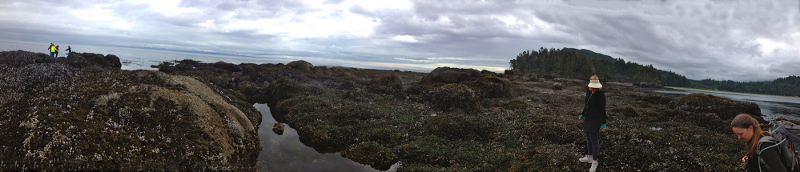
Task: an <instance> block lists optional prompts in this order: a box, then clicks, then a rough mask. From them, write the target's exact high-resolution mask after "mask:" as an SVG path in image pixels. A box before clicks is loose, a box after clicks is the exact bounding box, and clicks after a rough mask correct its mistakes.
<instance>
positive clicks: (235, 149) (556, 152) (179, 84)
mask: <svg viewBox="0 0 800 172" xmlns="http://www.w3.org/2000/svg"><path fill="white" fill-rule="evenodd" d="M73 54H75V57H73V55H70V57H68V58H63V59H49V57H48V56H46V55H44V54H41V53H31V52H23V51H13V52H2V53H0V73H3V76H7V77H4V78H3V79H2V80H0V88H3V91H2V93H3V94H2V95H3V96H2V97H0V105H2V107H0V111H3V112H5V115H3V116H2V119H0V121H3V122H2V123H0V130H2V131H3V132H0V134H1V135H2V138H10V139H6V140H4V141H0V146H2V148H3V149H4V152H3V158H0V167H1V168H2V169H21V170H27V169H37V170H45V171H47V169H67V170H126V169H151V168H153V167H154V165H163V166H164V167H169V168H170V169H178V170H181V169H182V170H203V169H232V170H236V171H254V169H255V166H256V164H255V159H256V157H257V155H258V151H259V150H260V149H261V148H260V146H259V145H258V137H257V135H256V133H255V130H254V129H255V128H256V127H257V126H258V125H259V123H260V122H261V119H260V118H261V117H260V114H259V113H258V112H257V111H256V110H255V109H254V108H253V106H252V104H254V103H267V104H268V105H269V106H270V109H271V111H272V114H273V117H275V119H276V120H277V121H279V122H282V123H286V124H288V125H289V126H291V127H292V128H294V129H296V130H297V132H298V134H299V135H300V139H301V141H302V142H303V143H304V144H306V145H308V146H311V147H313V148H314V149H316V150H317V151H319V152H323V153H325V152H338V153H341V155H342V156H344V157H347V158H349V159H351V160H354V161H356V162H359V163H362V164H368V165H370V166H372V167H374V168H376V169H379V170H385V169H388V168H389V167H390V166H391V165H392V164H395V163H397V162H402V164H403V165H402V167H400V168H399V169H398V171H583V170H586V169H588V167H589V166H588V165H587V164H585V163H580V162H578V161H577V158H579V157H580V156H581V155H582V154H583V153H585V147H586V144H585V135H584V134H583V131H582V129H581V121H580V120H578V119H577V116H578V113H579V112H580V109H581V108H582V106H583V104H582V100H583V95H584V92H585V90H586V83H587V82H585V81H554V80H551V79H544V78H541V77H537V76H506V75H503V74H498V73H494V72H490V71H477V70H472V69H457V68H447V67H442V68H437V69H436V70H434V71H432V72H431V73H418V72H409V71H398V70H393V71H390V70H370V69H355V68H347V67H326V66H322V67H320V66H313V65H312V64H310V63H307V62H304V61H295V62H291V63H287V64H285V65H284V64H250V63H243V64H238V65H236V64H230V63H225V62H217V63H200V62H197V61H192V60H183V61H179V62H174V63H163V64H161V65H159V66H156V67H158V68H159V71H161V72H156V71H144V70H137V71H124V70H119V67H118V66H116V64H119V59H116V63H113V61H114V57H113V55H109V56H104V57H103V56H102V55H96V54H79V53H73ZM33 56H36V57H38V58H40V59H45V60H38V61H39V62H42V63H36V64H33V63H32V61H25V60H26V59H29V58H30V57H33ZM98 56H100V57H103V58H95V57H98ZM87 57H92V58H87ZM81 58H82V59H84V60H80V59H81ZM97 59H109V60H106V61H100V60H97ZM96 61H99V62H96ZM108 61H111V62H108ZM82 62H83V63H82ZM108 64H111V65H108ZM231 78H241V83H240V84H239V85H238V87H237V86H235V82H230V81H231ZM604 86H605V87H604V90H606V95H607V97H608V109H607V111H608V115H609V118H610V119H609V122H608V125H609V130H608V132H604V133H602V134H600V138H601V141H600V143H601V149H602V150H601V158H600V161H601V166H600V169H602V170H603V171H735V170H740V169H741V167H740V162H739V159H740V158H741V156H743V155H744V144H743V143H742V142H740V141H738V140H736V139H735V136H734V135H733V134H731V132H730V128H728V124H729V122H730V120H731V118H732V117H733V116H735V115H736V114H738V113H741V112H744V113H750V114H753V115H755V116H760V115H761V114H760V109H758V106H757V105H755V104H753V103H749V102H739V101H733V100H729V99H725V98H721V97H715V96H710V95H703V94H692V95H688V96H683V97H679V98H670V97H666V96H661V95H659V94H656V93H653V92H651V89H648V88H641V87H636V86H628V85H625V84H604ZM198 104H200V105H207V106H203V107H198V106H200V105H198ZM208 114H214V115H208ZM270 125H272V124H270ZM120 155H125V156H120ZM118 157H131V158H124V159H120V158H118ZM109 158H115V159H109ZM52 162H59V163H52Z"/></svg>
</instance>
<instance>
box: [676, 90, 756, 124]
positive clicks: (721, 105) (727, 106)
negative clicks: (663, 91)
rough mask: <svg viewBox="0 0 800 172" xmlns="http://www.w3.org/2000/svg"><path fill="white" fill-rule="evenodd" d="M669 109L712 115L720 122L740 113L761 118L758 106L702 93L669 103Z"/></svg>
mask: <svg viewBox="0 0 800 172" xmlns="http://www.w3.org/2000/svg"><path fill="white" fill-rule="evenodd" d="M669 108H670V109H678V110H684V111H688V112H695V113H714V114H716V115H717V116H719V118H720V119H722V120H728V119H732V118H733V117H735V116H736V115H738V114H740V113H747V114H750V115H754V116H762V114H761V109H760V108H758V105H756V104H755V103H750V102H743V101H736V100H731V99H728V98H724V97H718V96H714V95H706V94H702V93H695V94H689V95H686V96H683V97H680V98H677V99H675V100H672V101H671V102H669Z"/></svg>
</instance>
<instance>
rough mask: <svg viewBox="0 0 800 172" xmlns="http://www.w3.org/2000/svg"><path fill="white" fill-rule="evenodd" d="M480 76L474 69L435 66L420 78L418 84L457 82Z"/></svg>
mask: <svg viewBox="0 0 800 172" xmlns="http://www.w3.org/2000/svg"><path fill="white" fill-rule="evenodd" d="M479 76H482V75H481V72H479V71H478V70H475V69H459V68H449V67H437V68H436V69H434V70H433V71H431V73H429V74H428V75H427V76H425V77H424V78H422V81H420V84H426V85H429V84H434V83H457V82H461V81H464V80H466V79H468V78H471V77H479Z"/></svg>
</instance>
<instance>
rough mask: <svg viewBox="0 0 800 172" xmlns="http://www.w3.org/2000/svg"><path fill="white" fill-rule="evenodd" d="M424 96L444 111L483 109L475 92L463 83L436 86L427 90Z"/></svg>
mask: <svg viewBox="0 0 800 172" xmlns="http://www.w3.org/2000/svg"><path fill="white" fill-rule="evenodd" d="M424 96H425V100H427V101H428V102H429V103H430V104H431V105H433V106H434V107H436V108H438V109H441V110H444V111H454V110H457V109H461V110H465V111H477V110H481V109H482V107H481V104H480V102H479V100H478V98H477V97H476V96H475V92H474V91H472V89H470V88H469V87H467V86H465V85H462V84H447V85H444V86H441V87H436V88H433V89H431V90H428V91H427V92H425V94H424Z"/></svg>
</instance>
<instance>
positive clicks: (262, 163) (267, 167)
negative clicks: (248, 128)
mask: <svg viewBox="0 0 800 172" xmlns="http://www.w3.org/2000/svg"><path fill="white" fill-rule="evenodd" d="M254 106H255V107H256V109H258V111H260V112H261V116H262V118H263V119H262V120H261V125H260V126H259V127H258V138H259V139H260V140H261V147H262V150H261V154H259V155H258V169H259V171H309V172H315V171H378V170H376V169H373V168H372V167H370V166H368V165H363V164H359V163H357V162H353V161H351V160H350V159H347V158H344V157H342V156H341V155H339V154H338V153H336V154H332V153H324V154H323V153H319V152H317V151H316V150H314V148H311V147H308V146H305V145H304V144H303V143H301V142H300V137H299V136H298V135H297V131H296V130H294V129H293V128H291V127H289V126H288V125H287V124H283V125H284V131H283V134H282V135H278V134H276V133H275V132H273V131H272V126H273V125H274V124H275V123H276V121H275V118H273V117H272V114H271V113H270V112H269V106H267V105H266V104H255V105H254ZM397 167H399V163H398V164H395V165H392V167H391V168H390V169H389V170H387V171H395V170H397Z"/></svg>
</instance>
